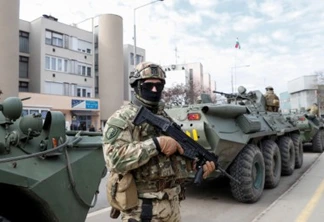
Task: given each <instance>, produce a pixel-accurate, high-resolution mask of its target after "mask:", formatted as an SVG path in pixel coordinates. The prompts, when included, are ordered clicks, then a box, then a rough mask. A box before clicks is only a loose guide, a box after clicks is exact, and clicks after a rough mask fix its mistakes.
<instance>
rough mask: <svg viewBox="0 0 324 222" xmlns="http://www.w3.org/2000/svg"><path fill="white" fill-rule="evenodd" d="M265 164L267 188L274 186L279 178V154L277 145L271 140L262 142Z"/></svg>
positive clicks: (265, 185)
mask: <svg viewBox="0 0 324 222" xmlns="http://www.w3.org/2000/svg"><path fill="white" fill-rule="evenodd" d="M262 154H263V159H264V165H265V184H264V187H265V188H267V189H272V188H275V187H276V186H277V185H278V184H279V181H280V178H281V154H280V150H279V147H278V145H277V144H276V143H275V142H274V141H272V140H265V141H263V142H262Z"/></svg>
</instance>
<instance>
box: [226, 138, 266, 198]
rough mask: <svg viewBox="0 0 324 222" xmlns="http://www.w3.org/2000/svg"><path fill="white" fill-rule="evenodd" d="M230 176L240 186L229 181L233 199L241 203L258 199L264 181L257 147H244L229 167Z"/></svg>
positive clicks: (251, 145) (263, 171)
mask: <svg viewBox="0 0 324 222" xmlns="http://www.w3.org/2000/svg"><path fill="white" fill-rule="evenodd" d="M230 175H232V176H233V177H234V178H235V179H236V180H237V181H239V182H240V184H238V183H236V182H235V181H233V180H231V181H230V186H231V191H232V195H233V197H234V198H235V199H236V200H238V201H240V202H243V203H254V202H256V201H257V200H259V199H260V197H261V195H262V192H263V189H264V181H265V167H264V160H263V156H262V153H261V150H260V149H259V147H257V146H256V145H253V144H248V145H246V146H245V147H244V148H243V149H242V151H241V152H240V153H239V154H238V155H237V157H236V158H235V160H234V162H233V163H232V165H231V166H230Z"/></svg>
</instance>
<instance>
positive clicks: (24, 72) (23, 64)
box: [19, 56, 28, 79]
mask: <svg viewBox="0 0 324 222" xmlns="http://www.w3.org/2000/svg"><path fill="white" fill-rule="evenodd" d="M19 78H25V79H27V78H28V57H24V56H19Z"/></svg>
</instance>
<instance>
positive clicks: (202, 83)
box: [163, 62, 216, 94]
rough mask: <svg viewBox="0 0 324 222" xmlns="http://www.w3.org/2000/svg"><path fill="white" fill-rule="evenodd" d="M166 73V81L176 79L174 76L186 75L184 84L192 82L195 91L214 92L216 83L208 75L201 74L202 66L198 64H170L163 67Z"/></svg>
mask: <svg viewBox="0 0 324 222" xmlns="http://www.w3.org/2000/svg"><path fill="white" fill-rule="evenodd" d="M163 69H164V71H165V72H166V76H167V81H168V79H170V80H171V81H174V79H176V78H175V77H174V75H178V76H181V75H186V84H188V83H189V81H193V87H194V89H195V90H196V91H200V92H204V93H209V94H210V93H211V92H212V90H216V82H215V81H213V80H212V79H211V76H210V74H209V73H205V74H204V73H203V65H202V64H201V63H200V62H196V63H185V64H171V65H165V66H163Z"/></svg>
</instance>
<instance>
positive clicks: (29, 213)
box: [0, 97, 105, 222]
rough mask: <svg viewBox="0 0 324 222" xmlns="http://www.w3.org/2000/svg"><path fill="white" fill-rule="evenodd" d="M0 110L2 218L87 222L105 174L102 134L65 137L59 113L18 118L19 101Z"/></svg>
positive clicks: (9, 102) (11, 219)
mask: <svg viewBox="0 0 324 222" xmlns="http://www.w3.org/2000/svg"><path fill="white" fill-rule="evenodd" d="M0 110H1V111H2V114H0V152H1V159H0V190H1V191H0V192H1V200H2V201H1V203H0V216H1V217H4V218H6V219H7V220H9V221H12V222H15V221H60V222H61V221H62V222H63V221H69V222H70V221H71V222H80V221H85V219H86V216H87V213H88V211H89V208H90V207H91V206H92V205H93V204H94V203H95V201H94V202H93V199H94V200H95V198H94V197H95V195H96V194H97V189H98V186H99V183H100V181H101V178H102V176H103V172H105V163H104V159H103V155H102V149H101V134H100V133H83V134H81V132H69V133H67V132H66V130H65V119H64V115H63V114H62V113H61V112H48V113H47V115H46V118H45V121H44V123H43V120H42V118H41V116H40V115H37V114H34V115H29V116H25V117H20V115H21V112H22V103H21V100H20V99H19V98H14V97H11V98H7V99H6V100H5V101H4V102H3V104H1V106H0Z"/></svg>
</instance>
